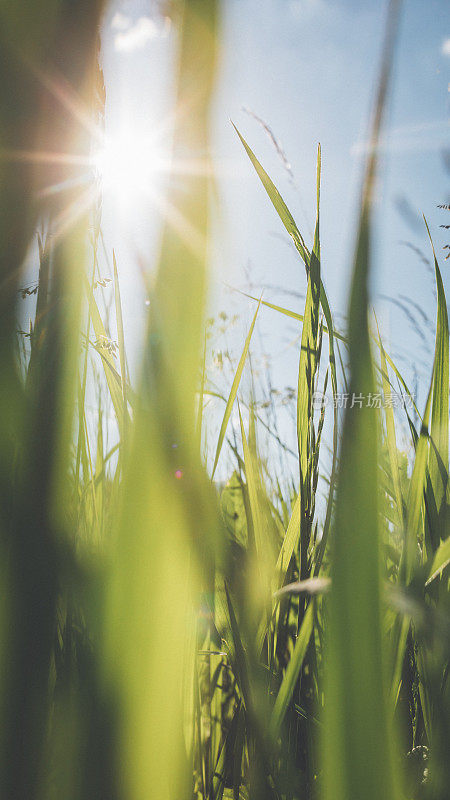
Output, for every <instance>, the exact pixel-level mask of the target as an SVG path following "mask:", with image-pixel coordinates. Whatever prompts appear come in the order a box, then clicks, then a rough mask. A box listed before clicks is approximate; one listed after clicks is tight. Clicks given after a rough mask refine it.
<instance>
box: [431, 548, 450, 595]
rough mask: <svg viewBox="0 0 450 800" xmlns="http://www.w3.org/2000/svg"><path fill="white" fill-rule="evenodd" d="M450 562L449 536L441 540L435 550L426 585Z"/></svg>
mask: <svg viewBox="0 0 450 800" xmlns="http://www.w3.org/2000/svg"><path fill="white" fill-rule="evenodd" d="M448 564H450V536H449V537H448V538H447V539H445V541H443V542H441V544H440V545H439V547H438V549H437V550H436V552H435V554H434V556H433V560H432V562H431V566H430V570H429V573H428V578H427V581H426V585H427V586H428V585H429V584H430V583H431V582H432V581H434V580H435V579H436V578H438V577H439V576H440V575H441V574H442V572H443V571H444V569H445V568H446V567H447V566H448Z"/></svg>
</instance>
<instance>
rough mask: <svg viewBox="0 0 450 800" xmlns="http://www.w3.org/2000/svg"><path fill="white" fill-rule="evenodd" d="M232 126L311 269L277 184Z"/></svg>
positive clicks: (301, 237) (301, 238) (295, 226)
mask: <svg viewBox="0 0 450 800" xmlns="http://www.w3.org/2000/svg"><path fill="white" fill-rule="evenodd" d="M231 124H232V125H233V128H234V130H235V131H236V133H237V135H238V136H239V139H240V140H241V143H242V144H243V146H244V148H245V151H246V153H247V155H248V157H249V159H250V161H251V162H252V164H253V166H254V168H255V170H256V173H257V175H258V177H259V179H260V181H261V183H262V185H263V186H264V188H265V190H266V192H267V194H268V196H269V198H270V200H271V202H272V204H273V206H274V208H275V210H276V212H277V214H278V216H279V217H280V219H281V221H282V223H283V225H284V227H285V228H286V230H287V232H288V234H289V236H291V237H292V239H293V241H294V244H295V247H296V248H297V250H298V252H299V253H300V255H301V257H302V259H303V261H304V263H305V266H306V267H307V268H309V253H308V250H307V248H306V245H305V242H304V240H303V236H302V235H301V233H300V231H299V229H298V228H297V225H296V224H295V221H294V218H293V216H292V214H291V212H290V211H289V209H288V207H287V205H286V203H285V202H284V200H283V198H282V197H281V194H280V193H279V191H278V189H277V188H276V186H275V184H274V183H273V182H272V180H271V179H270V178H269V176H268V174H267V172H266V171H265V169H264V168H263V167H262V165H261V164H260V162H259V161H258V159H257V158H256V156H255V154H254V153H253V151H252V150H251V148H250V147H249V145H248V144H247V142H246V141H245V139H244V137H243V136H242V134H241V133H240V132H239V131H238V129H237V128H236V125H235V124H234V123H233V122H232V123H231Z"/></svg>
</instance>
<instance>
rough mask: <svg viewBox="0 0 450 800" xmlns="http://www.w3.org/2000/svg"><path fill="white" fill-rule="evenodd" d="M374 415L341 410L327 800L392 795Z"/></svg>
mask: <svg viewBox="0 0 450 800" xmlns="http://www.w3.org/2000/svg"><path fill="white" fill-rule="evenodd" d="M397 12H398V4H397V3H392V4H391V6H390V15H389V18H388V25H387V35H386V42H385V49H384V53H383V59H382V69H381V75H380V81H379V86H378V96H377V101H376V105H375V112H374V120H373V126H372V131H371V140H370V150H369V156H368V160H367V165H366V175H365V180H364V184H363V192H362V208H361V215H360V221H359V228H358V234H357V244H356V252H355V261H354V267H353V277H352V287H351V297H350V308H349V337H348V338H349V361H350V382H349V388H350V393H351V394H353V393H354V394H355V395H356V396H359V395H360V394H362V396H366V397H367V396H368V394H369V393H370V392H373V391H374V377H373V368H372V355H371V349H370V334H369V325H368V286H369V277H370V266H371V226H372V220H371V214H372V206H373V197H374V188H375V179H376V170H377V146H378V140H379V135H380V129H381V123H382V118H383V110H384V106H385V101H386V95H387V89H388V82H389V75H390V71H391V63H392V54H393V45H394V38H395V31H396V18H397ZM377 445H378V430H377V417H376V412H375V411H374V410H373V409H370V408H367V407H364V406H363V407H362V408H359V407H357V406H354V407H353V408H352V407H349V406H347V408H346V412H345V417H344V427H343V434H342V448H341V454H340V468H339V476H338V491H337V498H336V512H335V520H334V536H333V556H332V581H333V583H332V590H331V594H330V598H329V611H330V623H329V642H328V656H327V659H326V678H327V682H326V690H327V694H326V702H325V712H326V714H325V725H324V739H323V751H322V753H323V757H324V762H325V791H324V797H325V798H326V800H361V798H362V797H364V800H380V798H381V797H386V798H389V799H390V800H391V798H395V797H396V796H397V791H396V786H395V780H394V770H393V758H394V748H393V741H392V738H391V734H390V726H389V723H388V716H387V707H386V697H387V691H386V686H385V680H384V678H385V665H384V663H383V644H382V622H381V619H382V615H381V574H380V564H381V561H380V557H381V553H380V534H379V530H378V502H377V501H378V487H377V480H378V460H377V449H378V447H377Z"/></svg>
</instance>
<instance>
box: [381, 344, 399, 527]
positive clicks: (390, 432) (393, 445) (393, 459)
mask: <svg viewBox="0 0 450 800" xmlns="http://www.w3.org/2000/svg"><path fill="white" fill-rule="evenodd" d="M378 338H379V345H380V358H381V376H382V383H383V395H384V401H385V402H384V415H385V421H386V438H387V446H388V453H389V462H390V468H391V477H392V483H393V485H394V495H395V503H396V508H397V518H398V525H399V528H400V530H403V497H402V490H401V486H400V473H399V469H398V458H397V439H396V435H395V419H394V410H393V406H392V402H391V400H392V394H391V387H390V382H389V379H388V367H387V361H386V353H385V350H384V347H383V343H382V341H381V336H380V334H379V332H378Z"/></svg>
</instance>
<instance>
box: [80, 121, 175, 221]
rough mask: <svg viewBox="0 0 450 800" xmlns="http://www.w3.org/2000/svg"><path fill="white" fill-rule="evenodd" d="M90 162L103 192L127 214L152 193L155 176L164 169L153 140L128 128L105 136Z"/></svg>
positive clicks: (165, 166)
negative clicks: (114, 134)
mask: <svg viewBox="0 0 450 800" xmlns="http://www.w3.org/2000/svg"><path fill="white" fill-rule="evenodd" d="M92 162H93V165H94V167H95V169H96V171H97V173H98V176H99V178H100V180H101V184H102V191H103V193H104V194H105V195H108V196H109V198H110V199H111V200H112V201H113V202H114V203H115V204H117V205H118V206H119V207H121V208H122V209H126V210H127V211H128V213H130V214H132V213H133V210H135V209H136V206H138V205H139V203H141V202H142V199H143V197H150V196H151V195H152V194H153V192H154V183H155V178H156V176H157V175H158V174H161V172H164V171H165V170H167V159H166V160H164V158H163V157H162V154H161V152H160V151H159V150H158V147H157V144H156V142H155V140H154V139H152V138H151V137H149V136H143V135H140V134H139V133H136V132H135V131H134V130H131V129H129V130H122V131H121V132H120V133H119V134H117V135H116V136H108V137H107V138H106V139H105V141H104V144H103V145H102V146H101V147H100V148H99V149H98V151H97V152H96V153H94V155H93V158H92Z"/></svg>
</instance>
